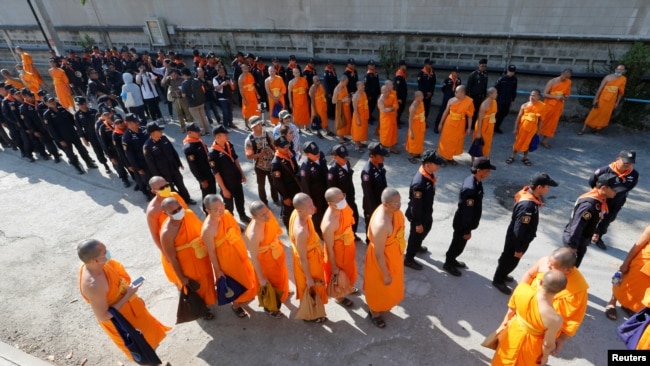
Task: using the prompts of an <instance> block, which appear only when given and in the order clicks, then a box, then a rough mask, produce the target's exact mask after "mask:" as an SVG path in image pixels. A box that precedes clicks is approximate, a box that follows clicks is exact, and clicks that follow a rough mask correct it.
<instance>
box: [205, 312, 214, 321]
mask: <svg viewBox="0 0 650 366" xmlns="http://www.w3.org/2000/svg"><path fill="white" fill-rule="evenodd" d="M203 319H205V320H212V319H214V314H213V313H212V312H211V311H208V313H207V314H205V315H204V316H203Z"/></svg>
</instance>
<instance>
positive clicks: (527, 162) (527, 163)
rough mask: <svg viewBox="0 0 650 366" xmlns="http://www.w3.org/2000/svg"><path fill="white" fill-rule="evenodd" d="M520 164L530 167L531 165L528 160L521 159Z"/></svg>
mask: <svg viewBox="0 0 650 366" xmlns="http://www.w3.org/2000/svg"><path fill="white" fill-rule="evenodd" d="M521 162H522V163H524V165H525V166H531V165H533V163H531V162H530V160H528V158H524V159H521Z"/></svg>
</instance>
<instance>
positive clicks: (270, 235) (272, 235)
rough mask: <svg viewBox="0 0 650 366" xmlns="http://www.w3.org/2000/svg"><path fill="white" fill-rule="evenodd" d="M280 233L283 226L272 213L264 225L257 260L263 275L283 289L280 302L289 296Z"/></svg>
mask: <svg viewBox="0 0 650 366" xmlns="http://www.w3.org/2000/svg"><path fill="white" fill-rule="evenodd" d="M249 225H250V224H249ZM280 235H282V228H280V224H278V220H276V219H275V216H273V215H270V218H269V221H268V222H267V223H266V224H265V225H264V239H262V242H261V243H260V246H259V248H258V251H257V260H258V261H259V262H260V267H262V276H263V277H264V278H266V279H267V280H268V281H269V282H270V283H271V285H272V286H273V288H274V289H276V290H280V291H282V296H281V297H280V302H285V301H286V300H287V298H288V297H289V270H288V269H287V262H286V259H287V256H286V254H285V253H284V245H282V242H281V241H280Z"/></svg>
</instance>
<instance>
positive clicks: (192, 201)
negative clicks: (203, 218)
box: [186, 198, 196, 205]
mask: <svg viewBox="0 0 650 366" xmlns="http://www.w3.org/2000/svg"><path fill="white" fill-rule="evenodd" d="M186 203H187V204H188V205H196V201H195V200H193V199H191V198H188V199H187V201H186Z"/></svg>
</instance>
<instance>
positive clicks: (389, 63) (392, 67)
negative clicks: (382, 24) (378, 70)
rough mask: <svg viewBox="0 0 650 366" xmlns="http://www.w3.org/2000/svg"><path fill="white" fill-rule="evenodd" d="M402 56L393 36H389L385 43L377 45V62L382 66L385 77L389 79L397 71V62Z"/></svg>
mask: <svg viewBox="0 0 650 366" xmlns="http://www.w3.org/2000/svg"><path fill="white" fill-rule="evenodd" d="M402 58H403V55H402V52H401V51H400V49H399V44H398V42H397V40H396V39H395V38H391V39H390V40H389V42H388V43H387V44H382V45H381V46H379V62H380V63H381V65H382V66H383V67H384V71H385V72H386V79H390V78H391V77H392V76H393V75H395V71H397V63H398V62H399V60H401V59H402Z"/></svg>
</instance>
